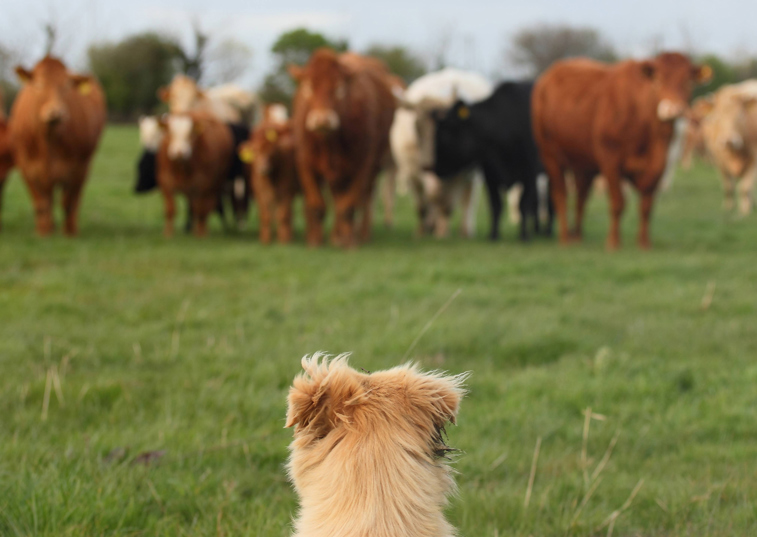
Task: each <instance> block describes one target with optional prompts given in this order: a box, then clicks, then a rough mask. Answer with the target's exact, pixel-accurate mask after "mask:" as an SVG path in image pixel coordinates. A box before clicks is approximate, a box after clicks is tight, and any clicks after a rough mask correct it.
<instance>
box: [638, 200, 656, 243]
mask: <svg viewBox="0 0 757 537" xmlns="http://www.w3.org/2000/svg"><path fill="white" fill-rule="evenodd" d="M654 194H655V191H654V189H650V190H645V191H642V192H641V202H640V203H639V213H640V219H639V236H638V239H637V241H638V244H639V248H641V249H643V250H649V249H650V248H651V247H652V242H651V241H650V240H649V219H650V217H651V216H652V204H653V203H654Z"/></svg>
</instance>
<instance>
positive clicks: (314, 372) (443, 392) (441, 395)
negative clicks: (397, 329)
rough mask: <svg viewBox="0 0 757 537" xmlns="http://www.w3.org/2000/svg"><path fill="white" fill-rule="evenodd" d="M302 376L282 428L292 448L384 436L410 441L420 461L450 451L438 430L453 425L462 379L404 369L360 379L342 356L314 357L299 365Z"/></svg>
mask: <svg viewBox="0 0 757 537" xmlns="http://www.w3.org/2000/svg"><path fill="white" fill-rule="evenodd" d="M302 367H303V369H304V370H305V372H304V373H303V374H301V375H299V376H298V377H297V378H296V379H295V380H294V385H293V386H292V388H291V389H290V390H289V408H288V411H287V421H286V427H292V426H296V427H295V433H294V436H295V444H294V445H293V448H297V447H300V448H307V447H311V446H313V445H314V444H316V443H318V442H319V441H321V440H324V439H326V438H327V437H332V438H333V439H334V440H336V439H337V438H339V439H343V438H345V437H347V436H364V435H381V436H383V435H386V436H387V437H389V438H396V439H399V440H401V441H403V442H408V441H410V440H411V439H412V440H414V441H416V442H418V443H420V444H421V445H419V446H417V447H418V448H419V451H420V453H419V454H422V455H424V456H425V457H426V458H429V459H433V458H436V457H438V456H444V455H445V454H446V452H448V451H450V449H449V448H447V446H446V445H445V443H444V440H443V433H444V427H445V425H446V424H447V423H448V422H451V423H453V424H454V423H455V418H456V416H457V412H458V409H459V407H460V401H461V399H462V398H463V396H464V394H465V390H464V388H463V384H464V382H465V380H466V378H467V376H468V375H467V374H462V375H457V376H445V375H443V374H441V373H437V372H432V373H422V372H420V371H419V370H418V368H417V367H416V366H413V365H405V366H400V367H395V368H393V369H390V370H387V371H377V372H375V373H361V372H358V371H355V370H354V369H352V368H351V367H349V365H348V364H347V355H341V356H339V357H337V358H335V359H333V360H331V361H329V359H328V357H327V356H324V355H320V354H315V355H313V356H312V357H307V356H306V357H305V358H303V359H302Z"/></svg>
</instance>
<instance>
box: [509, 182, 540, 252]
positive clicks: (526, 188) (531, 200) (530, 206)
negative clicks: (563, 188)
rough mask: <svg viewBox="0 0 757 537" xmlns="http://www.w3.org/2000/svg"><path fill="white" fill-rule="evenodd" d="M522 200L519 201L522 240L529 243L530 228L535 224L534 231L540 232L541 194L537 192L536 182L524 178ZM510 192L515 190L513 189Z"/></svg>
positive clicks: (521, 192) (521, 190)
mask: <svg viewBox="0 0 757 537" xmlns="http://www.w3.org/2000/svg"><path fill="white" fill-rule="evenodd" d="M520 186H521V189H520V199H519V200H518V212H519V213H520V240H522V241H528V240H529V239H530V232H529V229H528V226H529V225H530V223H531V222H533V227H534V231H536V232H538V231H539V225H538V221H539V194H538V192H537V190H536V181H535V180H534V179H533V178H531V180H529V178H528V177H523V183H522V184H520ZM510 190H513V188H512V187H511V188H510Z"/></svg>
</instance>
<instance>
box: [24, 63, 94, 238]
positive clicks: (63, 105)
mask: <svg viewBox="0 0 757 537" xmlns="http://www.w3.org/2000/svg"><path fill="white" fill-rule="evenodd" d="M16 74H17V75H18V77H19V79H20V80H21V82H22V83H23V87H22V88H21V90H20V91H19V93H18V96H17V97H16V100H15V102H14V103H13V109H12V110H11V118H10V125H9V130H10V138H11V146H12V152H13V159H14V161H15V163H16V165H17V166H18V168H19V170H20V171H21V175H22V176H23V178H24V181H25V183H26V186H27V188H28V189H29V192H30V194H31V197H32V201H33V204H34V213H35V221H36V231H37V234H39V235H41V236H45V235H49V234H50V233H52V231H53V229H54V223H53V214H52V210H53V193H54V190H55V189H56V188H60V189H61V190H62V191H63V196H62V201H63V211H64V213H65V222H64V227H63V231H64V233H65V234H66V235H69V236H73V235H76V234H77V233H78V212H79V203H80V200H81V193H82V189H83V187H84V182H85V181H86V179H87V175H88V173H89V167H90V163H91V160H92V156H93V154H94V152H95V150H96V149H97V145H98V142H99V140H100V135H101V134H102V131H103V128H104V126H105V119H106V110H105V96H104V94H103V91H102V88H101V87H100V84H99V83H98V82H97V81H96V80H95V79H94V78H93V77H91V76H89V75H81V74H74V73H72V72H70V71H69V70H68V69H67V68H66V66H65V65H64V64H63V62H61V61H60V60H59V59H57V58H54V57H51V56H45V57H44V58H43V59H42V60H41V61H40V62H39V63H37V65H36V66H35V67H34V69H33V70H31V71H30V70H27V69H24V68H23V67H21V66H19V67H16Z"/></svg>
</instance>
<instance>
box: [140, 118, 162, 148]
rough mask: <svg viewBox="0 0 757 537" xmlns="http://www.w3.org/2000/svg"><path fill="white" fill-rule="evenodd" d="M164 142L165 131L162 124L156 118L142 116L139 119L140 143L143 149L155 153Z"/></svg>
mask: <svg viewBox="0 0 757 537" xmlns="http://www.w3.org/2000/svg"><path fill="white" fill-rule="evenodd" d="M162 141H163V131H162V130H161V128H160V122H159V121H158V118H156V117H155V116H142V117H141V118H139V143H140V144H142V147H143V148H144V149H146V150H148V151H152V152H153V153H154V152H156V151H157V150H158V147H160V142H162Z"/></svg>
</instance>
